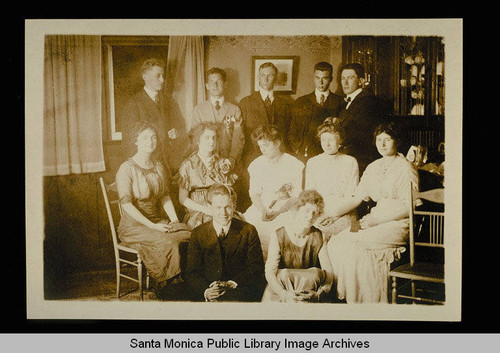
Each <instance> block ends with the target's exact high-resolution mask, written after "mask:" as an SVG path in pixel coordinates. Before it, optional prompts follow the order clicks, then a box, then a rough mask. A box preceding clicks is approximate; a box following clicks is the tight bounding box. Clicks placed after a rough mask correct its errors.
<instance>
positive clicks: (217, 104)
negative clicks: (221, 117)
mask: <svg viewBox="0 0 500 353" xmlns="http://www.w3.org/2000/svg"><path fill="white" fill-rule="evenodd" d="M219 109H220V104H219V101H215V110H217V111H219Z"/></svg>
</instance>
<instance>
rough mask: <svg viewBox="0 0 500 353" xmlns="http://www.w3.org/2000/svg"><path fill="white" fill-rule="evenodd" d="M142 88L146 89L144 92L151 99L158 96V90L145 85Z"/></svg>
mask: <svg viewBox="0 0 500 353" xmlns="http://www.w3.org/2000/svg"><path fill="white" fill-rule="evenodd" d="M144 90H145V91H146V93H147V94H148V96H149V97H150V98H151V99H152V100H153V101H155V100H156V97H157V96H158V91H155V90H152V89H149V88H147V87H146V86H144Z"/></svg>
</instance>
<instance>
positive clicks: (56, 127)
mask: <svg viewBox="0 0 500 353" xmlns="http://www.w3.org/2000/svg"><path fill="white" fill-rule="evenodd" d="M43 118H44V175H46V176H49V175H67V174H80V173H92V172H101V171H104V170H105V164H104V154H103V146H102V128H101V38H100V37H99V36H82V35H47V36H46V37H45V64H44V117H43Z"/></svg>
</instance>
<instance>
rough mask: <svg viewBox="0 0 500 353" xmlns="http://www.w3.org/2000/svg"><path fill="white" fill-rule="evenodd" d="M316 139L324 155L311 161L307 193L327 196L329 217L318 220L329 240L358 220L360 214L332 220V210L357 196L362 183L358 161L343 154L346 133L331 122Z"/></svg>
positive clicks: (323, 125)
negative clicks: (314, 191)
mask: <svg viewBox="0 0 500 353" xmlns="http://www.w3.org/2000/svg"><path fill="white" fill-rule="evenodd" d="M316 136H317V137H318V138H319V140H320V143H321V148H322V149H323V153H322V154H319V155H317V156H314V157H312V158H311V159H309V160H308V161H307V165H306V180H305V189H306V190H309V189H314V190H316V191H318V192H319V193H320V194H321V196H323V200H324V201H325V213H324V216H322V217H321V218H320V219H319V220H318V222H317V227H318V228H319V229H320V230H321V232H322V233H323V236H325V239H326V240H328V239H330V237H331V236H332V235H336V234H338V233H340V231H342V230H344V229H346V228H348V227H350V226H351V223H352V222H353V221H357V219H358V218H357V213H356V210H352V211H351V212H349V213H347V214H346V215H344V216H342V217H340V218H336V217H332V209H333V207H334V206H335V205H337V204H338V203H339V202H342V200H343V199H344V198H345V197H351V196H352V195H353V193H354V191H355V190H356V186H357V185H358V182H359V168H358V162H357V161H356V158H354V157H352V156H349V155H346V154H344V153H341V152H339V151H340V148H341V144H342V142H343V141H344V139H345V131H344V129H343V128H342V127H341V126H340V125H339V124H336V123H333V122H332V120H331V118H327V119H326V120H325V122H324V123H323V124H321V125H320V126H319V127H318V129H317V135H316Z"/></svg>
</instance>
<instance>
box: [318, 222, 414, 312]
mask: <svg viewBox="0 0 500 353" xmlns="http://www.w3.org/2000/svg"><path fill="white" fill-rule="evenodd" d="M407 240H408V219H404V220H399V221H391V222H387V223H383V224H379V225H377V226H374V227H371V228H367V229H362V230H359V231H357V232H351V231H350V229H345V230H344V231H342V232H341V233H339V234H338V235H337V236H334V237H332V238H331V239H330V241H329V242H328V245H327V249H328V254H329V257H330V261H331V263H332V266H333V274H334V281H335V282H336V284H337V296H338V298H339V299H345V300H346V301H347V303H379V302H387V301H388V297H387V296H388V273H389V269H390V264H391V263H392V262H394V261H396V260H399V259H400V257H401V253H402V252H404V251H405V247H404V245H405V244H406V242H407Z"/></svg>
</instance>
